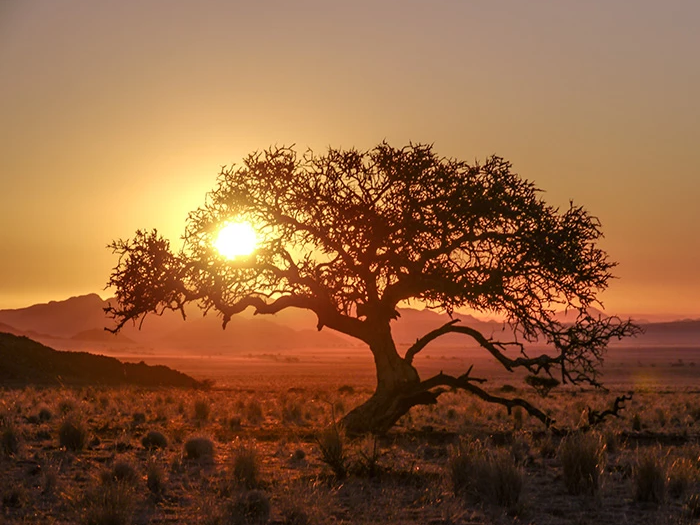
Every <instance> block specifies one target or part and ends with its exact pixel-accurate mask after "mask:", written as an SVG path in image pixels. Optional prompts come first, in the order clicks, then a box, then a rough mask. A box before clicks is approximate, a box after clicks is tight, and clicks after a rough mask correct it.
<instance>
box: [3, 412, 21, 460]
mask: <svg viewBox="0 0 700 525" xmlns="http://www.w3.org/2000/svg"><path fill="white" fill-rule="evenodd" d="M20 443H21V436H20V433H19V430H18V429H17V427H16V426H15V424H14V423H13V422H12V420H11V419H10V418H9V417H8V418H5V419H4V420H3V423H2V424H0V450H1V451H2V453H3V454H4V455H6V456H14V455H17V454H18V453H19V448H20Z"/></svg>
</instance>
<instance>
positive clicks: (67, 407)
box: [58, 398, 75, 416]
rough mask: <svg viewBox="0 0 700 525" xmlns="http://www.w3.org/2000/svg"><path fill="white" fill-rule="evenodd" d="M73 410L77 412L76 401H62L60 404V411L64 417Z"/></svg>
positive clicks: (68, 399) (67, 399)
mask: <svg viewBox="0 0 700 525" xmlns="http://www.w3.org/2000/svg"><path fill="white" fill-rule="evenodd" d="M73 410H75V401H74V400H72V399H70V398H66V399H62V400H61V401H60V402H59V403H58V411H59V412H60V413H61V414H63V415H64V416H65V415H66V414H68V412H72V411H73Z"/></svg>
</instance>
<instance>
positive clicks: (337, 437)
mask: <svg viewBox="0 0 700 525" xmlns="http://www.w3.org/2000/svg"><path fill="white" fill-rule="evenodd" d="M345 440H346V438H345V431H344V430H343V428H342V426H341V425H339V424H338V423H335V422H333V424H332V425H331V426H329V427H327V428H325V429H323V430H322V431H321V432H320V433H319V435H318V436H317V437H316V443H317V444H318V448H319V450H320V451H321V461H323V462H324V463H325V464H326V465H328V466H329V467H330V468H331V470H332V471H333V474H335V476H336V477H337V478H338V479H344V478H345V477H346V476H347V474H348V458H347V452H346V448H347V447H346V446H345Z"/></svg>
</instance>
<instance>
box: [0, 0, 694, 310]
mask: <svg viewBox="0 0 700 525" xmlns="http://www.w3.org/2000/svg"><path fill="white" fill-rule="evenodd" d="M698 22H700V4H698V3H697V2H694V1H690V0H688V1H680V0H676V1H670V2H664V3H659V2H652V1H640V2H635V3H634V4H630V3H629V2H625V1H622V0H618V1H613V2H586V3H581V2H557V3H553V2H544V1H534V2H528V3H518V2H491V3H474V2H458V1H447V2H440V3H421V2H398V1H396V2H388V1H387V2H363V1H360V2H353V3H346V4H340V3H328V2H320V1H316V2H312V1H307V2H295V3H287V2H267V3H264V4H261V3H253V2H250V3H242V2H220V1H205V2H198V3H196V4H194V3H189V2H178V1H168V2H165V1H151V2H136V1H132V0H128V1H124V2H119V3H116V2H113V3H107V2H102V3H95V2H88V1H86V0H65V1H61V2H55V1H49V0H37V1H33V2H21V1H19V0H9V1H5V2H3V3H2V4H1V5H0V71H2V72H3V82H2V83H0V114H1V115H2V119H0V121H1V122H0V177H2V191H0V224H2V225H3V228H2V229H0V246H1V247H2V248H1V251H2V257H0V308H17V307H22V306H27V305H30V304H32V303H36V302H46V301H49V300H51V299H62V298H65V297H69V296H73V295H78V294H83V293H88V292H98V293H101V294H102V295H103V296H104V295H107V294H105V292H103V291H102V288H103V286H104V283H105V282H106V279H107V276H108V275H109V272H110V269H111V268H112V267H113V266H114V264H115V263H116V261H115V259H114V257H113V256H112V255H111V254H110V253H109V251H108V250H107V249H105V245H106V244H107V243H108V242H110V241H111V240H112V239H114V238H118V237H122V238H124V237H129V236H132V235H133V232H134V231H135V230H136V229H137V228H152V227H157V228H158V229H160V230H161V231H162V232H163V233H164V234H165V235H166V236H167V237H169V238H170V239H172V240H174V241H176V240H177V238H178V237H179V236H180V234H181V233H182V230H183V226H184V220H185V218H186V215H187V213H188V212H189V211H190V210H192V209H194V208H196V207H197V206H199V205H200V204H201V203H202V202H203V199H204V194H205V193H206V192H207V191H209V190H210V189H212V188H213V186H214V184H215V179H216V174H217V173H218V171H219V169H220V167H221V165H223V164H231V163H233V162H238V161H240V159H241V158H242V157H243V156H244V155H246V154H247V153H249V152H251V151H253V150H256V149H261V148H265V147H268V146H269V145H271V144H291V143H296V144H297V145H298V147H299V148H300V149H304V148H306V147H311V148H313V149H315V150H323V149H325V148H326V147H327V146H328V145H333V146H339V147H340V146H342V147H352V146H354V147H357V148H361V149H365V148H370V147H372V146H373V145H375V144H376V143H378V142H379V141H381V140H383V139H386V140H387V141H389V142H390V143H392V144H394V145H400V144H404V143H407V142H408V141H414V142H430V143H434V145H435V149H436V151H437V152H438V153H440V154H442V155H445V156H453V157H458V158H463V159H468V160H470V159H474V158H480V159H483V158H485V157H486V156H488V155H490V154H492V153H496V154H499V155H502V156H503V157H505V158H507V159H509V160H510V161H512V162H513V164H514V166H515V170H516V171H517V172H519V173H520V174H521V175H523V176H524V177H526V178H529V179H533V180H535V182H536V183H537V185H538V186H539V187H540V188H542V189H544V190H546V193H545V194H544V195H543V197H544V198H545V199H546V200H547V201H548V202H550V203H552V204H555V205H559V206H566V205H567V203H568V200H569V199H573V200H574V202H575V203H578V204H582V205H584V206H585V207H586V208H587V209H588V210H590V211H591V213H593V214H594V215H596V216H598V217H599V218H600V220H601V221H602V223H603V230H604V232H605V234H606V239H605V240H604V244H603V245H604V247H605V248H606V249H607V251H608V252H609V254H610V256H611V258H612V259H613V260H617V261H619V262H620V266H619V267H618V268H617V270H616V272H615V273H616V274H617V275H618V276H619V277H620V278H621V279H619V280H616V281H614V282H613V283H612V287H611V289H610V290H609V291H608V292H607V293H606V294H605V295H604V296H603V299H604V302H605V306H606V307H607V310H608V311H611V312H613V313H614V312H621V313H622V312H624V313H632V314H636V313H642V314H645V315H656V316H660V317H663V316H671V317H674V316H687V317H699V316H700V306H698V301H697V297H698V295H699V294H700V277H699V276H698V274H697V270H696V269H697V267H698V266H699V263H700V242H698V239H700V207H698V206H697V203H696V200H697V198H698V196H700V177H698V175H699V174H698V169H699V168H698V166H700V149H699V148H697V145H696V143H697V138H698V137H699V136H700V100H698V98H697V96H696V94H697V93H698V92H700V62H698V61H697V56H696V54H697V49H700V35H699V34H698V32H697V30H696V28H697V24H698Z"/></svg>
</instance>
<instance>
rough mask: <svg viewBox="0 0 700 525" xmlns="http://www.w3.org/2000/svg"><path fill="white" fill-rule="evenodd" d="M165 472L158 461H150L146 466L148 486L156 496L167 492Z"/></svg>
mask: <svg viewBox="0 0 700 525" xmlns="http://www.w3.org/2000/svg"><path fill="white" fill-rule="evenodd" d="M165 484H166V481H165V472H164V470H163V469H162V468H161V466H160V465H158V463H156V462H155V461H149V462H148V466H147V467H146V486H147V487H148V490H149V491H151V493H152V494H153V495H155V496H162V495H163V493H164V492H165Z"/></svg>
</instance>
